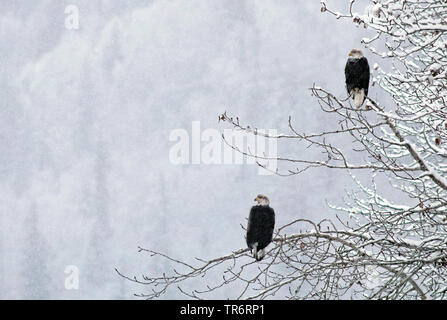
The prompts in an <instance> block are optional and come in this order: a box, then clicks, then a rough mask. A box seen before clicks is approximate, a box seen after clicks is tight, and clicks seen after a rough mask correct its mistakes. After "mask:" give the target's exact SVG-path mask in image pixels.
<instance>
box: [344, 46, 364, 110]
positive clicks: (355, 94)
mask: <svg viewBox="0 0 447 320" xmlns="http://www.w3.org/2000/svg"><path fill="white" fill-rule="evenodd" d="M345 77H346V89H347V90H348V94H349V95H350V96H351V97H352V98H353V99H354V105H355V107H356V108H360V107H361V106H362V104H363V101H365V98H366V97H367V96H368V86H369V64H368V60H366V58H365V57H364V56H363V53H362V51H361V50H359V49H352V50H351V52H349V58H348V62H346V67H345Z"/></svg>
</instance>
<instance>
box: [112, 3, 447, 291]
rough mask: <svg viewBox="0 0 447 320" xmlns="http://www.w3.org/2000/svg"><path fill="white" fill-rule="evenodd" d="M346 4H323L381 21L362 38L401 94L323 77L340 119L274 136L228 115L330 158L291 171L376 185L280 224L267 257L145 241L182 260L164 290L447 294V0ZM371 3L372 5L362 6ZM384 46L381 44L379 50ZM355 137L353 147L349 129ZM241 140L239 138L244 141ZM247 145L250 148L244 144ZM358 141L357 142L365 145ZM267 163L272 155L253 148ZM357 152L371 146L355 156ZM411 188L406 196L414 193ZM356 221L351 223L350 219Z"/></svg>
mask: <svg viewBox="0 0 447 320" xmlns="http://www.w3.org/2000/svg"><path fill="white" fill-rule="evenodd" d="M348 4H349V9H348V11H347V12H345V13H341V12H336V11H335V10H333V9H331V8H329V7H328V6H327V5H326V4H325V2H324V1H321V11H322V12H326V13H329V14H331V15H333V16H335V17H336V18H337V19H346V18H347V19H352V20H353V22H354V23H355V24H358V25H361V26H364V27H365V28H367V29H369V30H372V31H373V32H374V36H372V37H371V38H364V39H363V40H362V42H363V44H364V45H365V47H367V48H368V49H369V50H370V52H371V53H372V54H375V55H377V56H378V57H381V58H383V61H384V63H385V62H386V61H387V60H388V61H389V62H390V63H391V64H392V67H390V68H389V69H390V70H387V68H381V67H380V66H378V65H374V68H373V69H374V70H375V71H374V72H375V74H376V77H375V78H374V79H373V81H374V83H375V84H378V85H379V86H380V87H381V88H382V89H383V90H384V91H386V92H387V93H389V95H390V98H391V99H389V102H387V103H385V102H383V103H381V102H379V101H374V100H372V99H370V98H368V99H367V101H366V103H365V104H364V105H363V107H362V108H360V109H355V108H354V107H353V106H352V104H351V102H350V101H349V100H347V99H344V100H343V98H338V97H336V96H335V95H333V94H332V93H331V92H330V91H329V90H327V89H324V88H320V87H317V86H313V87H312V88H311V93H312V95H313V96H314V97H315V99H316V101H317V102H318V106H319V110H320V111H321V112H323V113H327V114H329V115H331V116H332V117H333V121H332V124H333V126H332V127H331V128H326V129H325V130H323V131H321V132H318V133H315V134H305V133H303V132H300V131H299V130H298V129H296V128H295V127H294V126H293V125H292V119H290V120H289V128H290V134H279V135H276V136H271V135H268V134H265V133H263V132H258V131H257V130H256V126H254V125H250V126H248V125H243V124H242V123H241V120H240V119H239V118H238V117H236V116H230V115H228V114H227V113H224V114H222V115H221V116H220V120H221V121H224V122H227V123H229V124H230V125H232V126H233V127H234V128H235V129H237V130H244V131H245V132H247V133H250V134H253V135H257V134H262V135H264V136H265V137H267V138H269V139H278V140H281V139H296V141H297V142H299V143H302V144H305V145H307V146H309V145H310V147H312V148H316V150H319V151H322V154H323V157H322V158H320V159H315V158H311V159H306V158H301V157H297V158H292V157H281V156H278V157H277V158H276V160H277V161H279V162H280V163H287V164H289V165H292V166H293V168H292V169H289V170H287V172H285V173H282V172H279V171H278V172H276V173H277V174H279V175H296V174H300V173H301V172H303V171H305V170H308V169H310V168H329V169H345V170H347V171H348V172H349V173H352V172H353V171H355V170H362V171H364V172H365V171H366V172H369V173H370V176H371V180H372V183H371V185H369V186H366V185H364V184H363V183H361V182H360V181H359V180H358V179H356V178H355V177H354V176H353V179H354V181H355V182H356V183H357V185H358V190H357V191H356V192H352V193H349V194H348V196H349V200H347V201H346V203H345V205H344V206H343V207H340V206H332V208H333V209H334V210H338V211H340V212H341V214H339V215H337V220H336V221H335V222H332V221H330V220H328V219H325V220H323V221H321V222H319V223H315V222H312V221H310V220H306V219H298V220H295V221H292V222H290V223H288V224H286V225H284V226H281V227H280V228H278V229H277V231H276V233H275V236H274V240H273V244H272V245H270V246H269V247H268V248H269V250H268V252H267V256H266V258H265V259H264V261H262V262H261V263H259V262H256V261H254V259H252V258H251V257H250V255H249V252H248V249H240V250H236V251H234V252H232V253H230V254H228V255H226V256H222V257H217V258H215V259H213V260H209V261H204V260H201V259H197V261H196V262H195V264H189V263H186V262H183V261H179V260H175V259H173V258H171V257H169V256H167V255H164V254H162V253H158V252H154V251H150V250H147V249H144V248H140V251H144V252H148V253H150V254H151V255H156V256H160V257H163V258H165V259H168V260H170V261H171V262H172V263H173V264H174V265H176V267H175V269H174V270H173V271H172V272H171V273H169V274H163V275H160V276H156V275H147V276H143V277H142V278H141V279H139V278H136V277H127V276H125V275H123V274H121V273H119V272H118V271H117V272H118V273H119V274H120V275H121V276H123V277H126V278H128V279H129V280H131V281H134V282H137V283H141V284H145V285H147V286H148V287H149V288H150V291H149V292H148V293H146V294H142V295H139V296H143V297H146V298H155V297H159V296H160V295H162V294H164V293H165V292H166V290H167V289H168V288H169V287H171V286H176V287H178V288H179V290H180V291H181V292H182V293H184V294H185V295H186V296H189V297H192V298H201V297H203V296H206V294H207V293H212V292H214V291H215V290H218V289H220V288H222V287H224V286H230V285H231V284H232V283H238V284H239V285H240V284H241V283H242V284H243V286H242V288H243V289H242V290H241V291H240V292H238V293H237V295H236V296H234V297H231V298H245V299H250V298H251V299H264V298H268V297H271V296H273V295H275V294H276V293H278V292H282V293H284V294H285V295H286V296H287V297H288V298H292V299H303V298H307V299H312V298H314V299H339V298H369V299H443V298H445V297H446V292H447V161H446V160H447V149H446V147H445V146H446V143H447V121H446V120H447V107H446V98H447V90H446V84H447V68H446V67H447V35H446V33H447V2H446V1H439V0H424V1H419V0H388V1H376V0H373V1H372V2H371V5H370V6H369V7H368V8H366V10H365V12H366V13H365V14H358V13H356V12H355V9H356V4H355V1H353V0H351V1H349V3H348ZM357 9H360V8H357ZM379 47H380V48H379ZM342 136H348V137H350V138H351V140H352V141H353V142H352V144H351V145H343V144H341V143H338V144H337V141H340V139H339V137H342ZM233 148H237V147H236V146H233ZM239 151H240V152H244V151H243V150H239ZM353 151H354V152H353ZM245 153H246V155H247V156H253V157H256V159H257V161H258V163H259V165H261V166H263V163H265V161H268V160H269V158H268V157H262V156H260V155H253V154H249V153H247V152H245ZM353 154H356V155H361V157H360V159H362V160H360V161H359V160H358V159H359V157H355V160H353V159H351V156H352V155H353ZM383 178H386V180H387V181H389V182H390V183H391V186H392V190H394V191H395V192H396V193H400V194H401V196H400V199H401V201H400V202H399V203H396V202H395V201H392V200H390V194H389V192H386V193H385V192H381V188H379V187H378V184H377V183H376V181H377V180H379V179H381V180H384V179H383ZM402 195H404V196H402ZM347 221H349V225H348V222H347ZM216 270H219V272H222V279H221V281H220V282H218V283H213V284H208V285H205V286H204V288H202V289H195V290H192V291H191V290H190V291H186V290H184V289H182V283H183V282H185V281H187V280H189V279H192V278H199V277H205V278H206V275H208V274H209V273H211V272H216ZM239 287H240V286H239Z"/></svg>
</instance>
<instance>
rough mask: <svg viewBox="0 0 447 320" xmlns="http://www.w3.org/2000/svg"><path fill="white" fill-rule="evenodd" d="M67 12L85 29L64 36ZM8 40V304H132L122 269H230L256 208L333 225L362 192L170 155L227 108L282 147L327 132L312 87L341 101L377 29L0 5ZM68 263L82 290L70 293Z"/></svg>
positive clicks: (330, 176) (261, 8) (4, 193)
mask: <svg viewBox="0 0 447 320" xmlns="http://www.w3.org/2000/svg"><path fill="white" fill-rule="evenodd" d="M327 3H330V1H327ZM332 3H335V6H337V5H340V8H341V9H342V10H343V9H346V7H347V6H348V3H347V2H346V1H333V2H332ZM70 4H73V5H76V6H78V7H79V20H80V21H79V23H80V24H79V29H78V30H67V29H66V28H65V26H64V20H65V17H66V15H65V13H64V10H65V7H66V6H67V5H70ZM333 6H334V5H333ZM0 25H1V28H0V33H1V36H0V39H1V45H0V57H1V67H2V72H1V73H0V82H1V91H0V95H1V96H0V97H1V100H0V101H1V105H0V175H1V176H0V179H1V183H0V214H1V215H0V298H2V299H21V298H33V299H34V298H35V299H80V298H82V299H115V298H117V299H128V298H133V296H132V294H133V293H135V292H136V293H138V292H140V291H144V288H142V287H141V286H138V285H135V284H132V283H130V282H128V281H126V280H125V279H123V278H121V277H119V276H118V275H117V274H116V273H115V270H114V268H119V270H120V271H122V272H123V273H127V274H139V273H143V272H144V273H150V272H151V270H153V271H156V272H157V273H159V272H160V271H163V270H165V269H167V268H168V266H167V265H154V264H153V263H151V261H150V260H149V259H148V258H147V256H146V255H144V254H141V253H138V252H137V247H138V246H143V247H146V248H152V249H156V250H158V251H163V252H165V253H167V254H169V255H170V256H173V257H176V258H179V259H180V260H186V261H188V259H191V258H193V257H201V258H210V257H213V256H219V255H223V254H226V253H229V252H231V250H234V249H238V248H243V247H245V240H244V233H243V230H242V229H241V227H240V224H245V223H246V220H245V218H246V217H247V216H248V212H249V209H250V207H251V206H252V205H253V201H252V200H253V198H254V196H256V195H257V194H258V193H264V194H266V195H268V196H269V197H270V200H271V206H272V207H273V208H274V209H275V211H276V213H277V224H278V225H283V224H285V223H287V222H288V221H290V220H293V219H295V218H298V217H302V218H309V219H315V220H319V219H322V218H324V217H332V216H333V215H334V212H332V211H331V210H330V209H329V208H328V206H327V203H326V201H328V202H330V203H334V204H339V203H340V202H341V200H342V198H343V196H344V194H345V189H349V188H350V187H351V186H352V184H353V182H352V180H351V178H350V177H349V175H347V174H346V172H342V171H329V170H314V171H312V170H311V171H307V172H305V173H303V174H301V175H299V176H294V177H290V178H284V177H279V176H274V175H272V176H262V175H259V174H258V169H257V167H256V166H255V165H247V164H244V165H236V164H235V165H204V164H202V165H193V164H189V165H174V164H172V163H170V161H169V158H168V156H169V150H170V148H171V147H172V145H173V144H174V143H173V142H172V141H169V134H170V132H171V131H172V130H174V129H178V128H183V129H185V130H187V131H188V132H191V122H192V121H197V120H198V121H200V123H201V128H202V129H206V128H215V129H218V130H221V129H223V126H221V125H220V124H219V123H218V121H217V119H218V115H219V114H220V113H222V112H224V111H225V110H226V111H230V112H232V113H233V114H238V115H239V116H241V117H244V118H245V119H250V121H252V122H254V123H257V124H259V125H262V126H264V128H266V129H269V128H274V129H277V130H278V132H285V131H287V124H288V123H287V120H288V117H289V115H290V116H292V117H293V118H294V120H295V126H296V127H299V128H300V129H302V130H303V131H308V132H311V131H313V130H315V131H316V130H317V129H318V128H324V127H325V124H326V123H327V121H329V120H328V119H326V118H325V117H323V116H322V115H321V114H317V113H315V108H314V107H313V105H314V104H315V103H316V102H315V100H314V99H313V98H312V97H311V96H310V92H309V90H308V88H310V87H311V86H312V85H313V83H318V85H320V86H324V87H326V88H330V89H331V90H332V92H333V93H334V94H336V95H339V96H341V97H344V96H345V95H346V94H345V85H344V73H343V69H344V65H345V62H346V59H347V54H348V52H349V51H350V50H351V49H352V48H355V47H360V48H361V45H360V39H361V38H362V37H364V36H365V34H367V30H364V29H363V28H354V27H353V26H352V24H351V23H350V22H349V21H335V19H333V18H332V17H329V16H328V15H323V14H321V12H320V1H317V0H314V1H293V0H290V1H273V0H271V1H267V0H265V1H239V0H234V1H231V0H228V1H161V0H158V1H157V0H155V1H113V2H112V1H99V0H95V1H79V0H78V1H44V0H41V1H35V2H30V1H26V2H25V1H8V2H6V1H3V2H2V3H1V4H0ZM366 53H367V54H368V52H366ZM368 59H370V64H371V65H373V64H374V63H375V62H377V61H375V60H376V59H377V58H376V57H370V56H368ZM370 95H371V96H372V97H373V98H375V97H377V95H378V92H377V91H376V90H375V88H374V87H372V88H371V89H370ZM346 143H349V140H347V141H346ZM290 148H293V144H292V143H291V144H287V143H286V144H281V145H278V152H279V153H281V152H282V153H284V152H287V151H288V150H290ZM279 167H280V168H281V163H280V164H279ZM68 265H74V266H77V267H78V268H79V272H80V278H79V289H78V290H67V289H66V288H65V286H64V281H65V279H66V277H67V274H65V273H64V270H65V268H66V266H68ZM215 276H216V277H219V275H218V274H216V275H215ZM231 290H232V288H231V287H229V288H225V289H224V290H223V291H220V292H219V293H218V295H216V296H215V298H225V297H226V296H228V295H229V292H230V291H231ZM178 297H183V296H181V295H180V294H179V293H178V292H176V291H171V292H169V293H168V294H166V295H165V296H164V297H163V298H178ZM278 298H279V297H278Z"/></svg>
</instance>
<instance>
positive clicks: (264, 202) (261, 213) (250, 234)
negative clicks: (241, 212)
mask: <svg viewBox="0 0 447 320" xmlns="http://www.w3.org/2000/svg"><path fill="white" fill-rule="evenodd" d="M254 201H256V202H258V205H255V206H253V207H252V208H251V210H250V215H249V216H248V224H247V246H248V247H249V248H250V251H251V252H252V253H253V257H254V258H255V259H256V261H261V260H262V259H263V258H264V255H265V250H264V248H265V247H267V246H268V244H269V243H270V242H272V236H273V228H274V227H275V211H273V209H272V208H270V206H269V204H270V201H269V198H267V197H266V196H265V195H263V194H259V195H258V196H257V197H256V198H255V200H254Z"/></svg>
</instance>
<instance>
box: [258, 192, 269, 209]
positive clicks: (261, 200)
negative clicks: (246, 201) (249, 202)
mask: <svg viewBox="0 0 447 320" xmlns="http://www.w3.org/2000/svg"><path fill="white" fill-rule="evenodd" d="M254 201H257V202H258V205H260V206H268V205H269V204H270V200H269V198H268V197H267V196H265V195H263V194H258V196H257V197H256V198H255V200H254Z"/></svg>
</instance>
